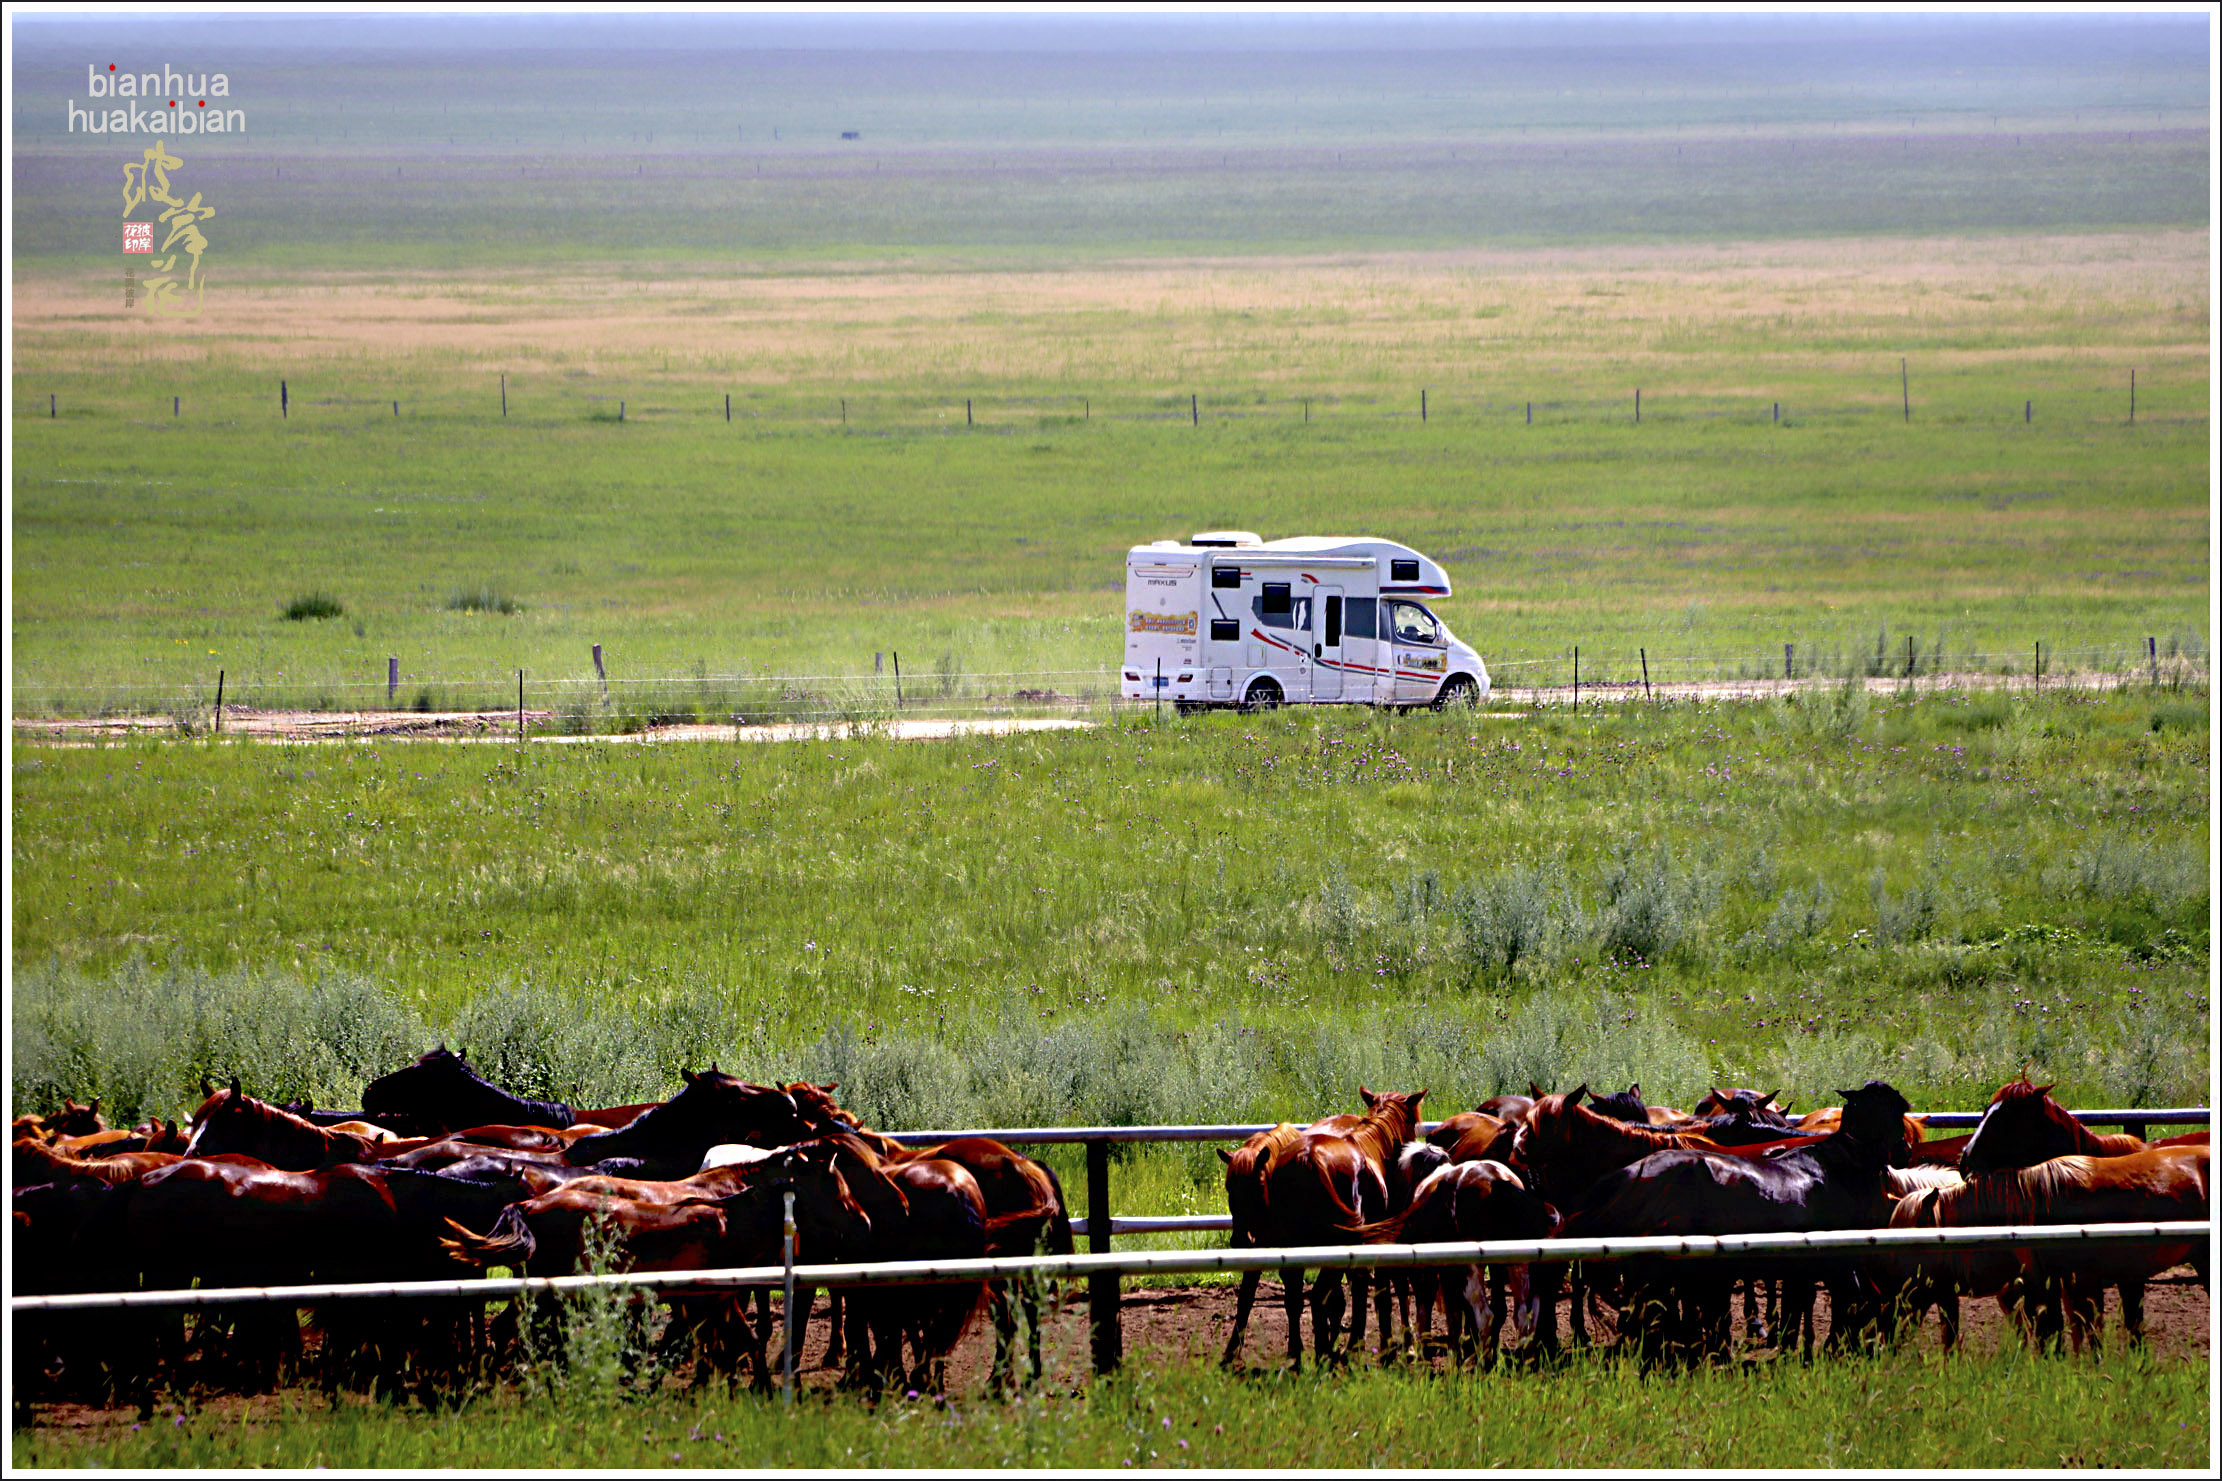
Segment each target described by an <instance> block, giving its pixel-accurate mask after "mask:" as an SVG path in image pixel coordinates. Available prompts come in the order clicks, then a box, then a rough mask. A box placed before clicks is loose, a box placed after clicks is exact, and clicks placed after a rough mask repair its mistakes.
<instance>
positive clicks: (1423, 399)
mask: <svg viewBox="0 0 2222 1481" xmlns="http://www.w3.org/2000/svg"><path fill="white" fill-rule="evenodd" d="M1420 424H1421V425H1422V426H1425V425H1426V424H1427V387H1425V386H1422V387H1420Z"/></svg>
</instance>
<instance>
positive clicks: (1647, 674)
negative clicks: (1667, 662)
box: [1636, 648, 1651, 699]
mask: <svg viewBox="0 0 2222 1481" xmlns="http://www.w3.org/2000/svg"><path fill="white" fill-rule="evenodd" d="M1636 661H1637V662H1638V663H1640V664H1642V665H1643V697H1644V698H1645V699H1649V698H1650V697H1651V655H1649V654H1648V653H1645V652H1644V651H1643V650H1642V649H1641V648H1638V649H1637V650H1636Z"/></svg>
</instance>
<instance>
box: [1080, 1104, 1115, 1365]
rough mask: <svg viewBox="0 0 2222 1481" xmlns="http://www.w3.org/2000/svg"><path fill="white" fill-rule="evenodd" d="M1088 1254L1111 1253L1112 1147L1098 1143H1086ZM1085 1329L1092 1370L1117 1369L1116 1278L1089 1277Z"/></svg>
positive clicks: (1112, 1276)
mask: <svg viewBox="0 0 2222 1481" xmlns="http://www.w3.org/2000/svg"><path fill="white" fill-rule="evenodd" d="M1088 1252H1089V1253H1090V1254H1109V1253H1110V1252H1111V1144H1110V1143H1109V1142H1106V1141H1101V1140H1098V1141H1091V1142H1089V1143H1088ZM1088 1326H1089V1337H1090V1341H1089V1346H1090V1348H1091V1349H1092V1351H1093V1353H1094V1356H1095V1369H1096V1371H1097V1372H1098V1373H1109V1372H1111V1371H1112V1370H1113V1369H1115V1368H1117V1367H1118V1366H1119V1359H1120V1357H1121V1356H1122V1354H1121V1352H1120V1348H1121V1347H1122V1346H1123V1344H1122V1343H1121V1341H1120V1332H1119V1278H1118V1276H1116V1275H1091V1276H1089V1277H1088Z"/></svg>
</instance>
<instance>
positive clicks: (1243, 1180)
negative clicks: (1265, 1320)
mask: <svg viewBox="0 0 2222 1481" xmlns="http://www.w3.org/2000/svg"><path fill="white" fill-rule="evenodd" d="M1303 1137H1304V1132H1303V1128H1301V1127H1299V1126H1297V1125H1295V1124H1293V1123H1291V1122H1287V1121H1283V1122H1281V1123H1280V1124H1279V1125H1277V1126H1271V1127H1268V1128H1266V1129H1265V1130H1264V1131H1258V1132H1252V1133H1251V1134H1250V1136H1249V1137H1248V1138H1247V1139H1245V1140H1244V1141H1243V1143H1242V1145H1241V1146H1239V1147H1236V1148H1235V1149H1234V1150H1233V1151H1231V1152H1230V1151H1228V1150H1227V1149H1226V1148H1224V1147H1221V1148H1220V1149H1219V1160H1220V1161H1222V1162H1224V1163H1226V1164H1227V1171H1226V1185H1227V1214H1228V1216H1229V1217H1230V1218H1231V1219H1232V1220H1233V1224H1234V1227H1233V1229H1232V1231H1231V1232H1230V1233H1229V1235H1228V1239H1227V1243H1228V1245H1229V1247H1231V1248H1233V1249H1238V1250H1251V1249H1259V1248H1262V1247H1263V1246H1264V1244H1265V1238H1264V1236H1265V1230H1266V1202H1265V1185H1266V1181H1267V1180H1268V1179H1269V1178H1270V1177H1271V1176H1272V1173H1273V1168H1274V1165H1275V1164H1276V1163H1278V1162H1280V1161H1281V1160H1282V1159H1283V1158H1286V1157H1288V1156H1290V1155H1292V1154H1293V1153H1294V1152H1295V1150H1296V1149H1297V1147H1298V1146H1300V1145H1301V1144H1302V1142H1303ZM1260 1274H1261V1272H1259V1271H1255V1270H1245V1271H1243V1272H1242V1283H1241V1286H1240V1287H1239V1288H1238V1289H1237V1290H1236V1292H1235V1301H1234V1330H1233V1331H1232V1332H1229V1333H1228V1334H1227V1347H1226V1351H1225V1352H1223V1353H1221V1354H1220V1355H1219V1361H1220V1362H1221V1363H1224V1364H1229V1365H1231V1364H1233V1363H1234V1361H1235V1359H1236V1357H1237V1356H1238V1355H1239V1354H1240V1353H1241V1351H1242V1335H1243V1333H1244V1332H1246V1331H1247V1330H1249V1326H1250V1307H1251V1304H1252V1303H1253V1302H1254V1301H1255V1300H1256V1299H1257V1294H1258V1277H1259V1275H1260Z"/></svg>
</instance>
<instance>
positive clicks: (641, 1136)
mask: <svg viewBox="0 0 2222 1481" xmlns="http://www.w3.org/2000/svg"><path fill="white" fill-rule="evenodd" d="M679 1074H680V1077H681V1078H682V1079H684V1080H685V1081H686V1084H685V1086H684V1087H683V1088H682V1089H681V1090H680V1091H679V1093H678V1094H677V1095H675V1096H673V1097H672V1098H671V1099H670V1100H668V1101H665V1102H664V1103H663V1104H662V1105H660V1106H650V1107H649V1108H648V1109H647V1110H645V1111H643V1112H641V1113H640V1114H639V1115H638V1116H635V1117H634V1118H633V1119H632V1120H631V1121H629V1122H627V1123H626V1124H625V1125H623V1126H621V1127H619V1128H617V1129H616V1130H615V1131H598V1132H594V1133H593V1134H591V1135H588V1136H582V1137H580V1138H579V1139H578V1140H577V1141H575V1142H573V1143H572V1144H571V1145H570V1147H569V1149H567V1150H566V1151H565V1152H564V1154H563V1160H564V1161H566V1162H569V1163H571V1164H572V1165H574V1166H580V1167H583V1166H586V1165H587V1164H589V1163H595V1162H601V1161H603V1160H605V1159H607V1158H612V1157H638V1158H640V1159H641V1161H642V1162H643V1163H645V1164H646V1165H647V1169H648V1173H647V1175H648V1176H649V1177H651V1178H683V1177H687V1176H690V1175H691V1174H693V1173H694V1172H696V1171H698V1170H699V1169H700V1168H701V1166H702V1157H703V1154H704V1153H706V1152H708V1151H709V1150H710V1148H712V1147H714V1146H717V1145H718V1144H720V1143H721V1142H745V1143H747V1144H749V1145H750V1146H755V1147H785V1146H791V1145H793V1144H794V1143H796V1142H799V1141H806V1140H808V1139H809V1138H811V1137H814V1136H818V1135H820V1134H821V1133H822V1132H823V1131H825V1130H827V1129H828V1128H825V1127H822V1126H819V1125H816V1124H814V1123H813V1122H812V1121H811V1120H810V1118H809V1117H807V1116H806V1115H805V1114H804V1113H803V1111H802V1109H801V1108H800V1107H799V1106H797V1105H796V1104H795V1098H794V1097H793V1096H792V1095H789V1094H788V1093H787V1092H786V1091H784V1090H781V1089H780V1088H779V1087H778V1086H776V1085H756V1084H752V1083H749V1082H747V1081H743V1080H739V1079H736V1078H734V1077H733V1076H731V1075H728V1074H726V1073H725V1072H724V1071H722V1070H720V1069H719V1068H718V1067H717V1066H716V1065H715V1064H713V1065H711V1066H710V1067H709V1068H708V1069H706V1070H704V1071H702V1072H701V1073H700V1074H696V1073H695V1072H694V1071H692V1070H681V1071H680V1072H679Z"/></svg>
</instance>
